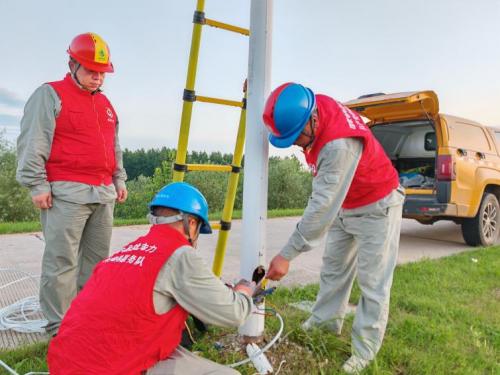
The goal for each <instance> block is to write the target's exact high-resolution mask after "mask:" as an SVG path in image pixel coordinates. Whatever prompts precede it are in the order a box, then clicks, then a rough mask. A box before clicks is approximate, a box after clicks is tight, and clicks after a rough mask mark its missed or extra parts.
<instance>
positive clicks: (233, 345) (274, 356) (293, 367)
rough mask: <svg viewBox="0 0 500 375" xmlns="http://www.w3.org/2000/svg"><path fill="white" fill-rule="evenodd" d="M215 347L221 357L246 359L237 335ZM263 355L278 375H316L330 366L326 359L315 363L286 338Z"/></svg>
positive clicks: (310, 352) (226, 336) (299, 347)
mask: <svg viewBox="0 0 500 375" xmlns="http://www.w3.org/2000/svg"><path fill="white" fill-rule="evenodd" d="M270 339H271V338H269V340H270ZM269 340H264V342H262V343H260V344H259V347H261V348H262V347H264V346H265V345H266V344H267V342H268V341H269ZM217 345H218V346H219V352H220V353H221V356H223V357H227V355H230V354H232V353H235V352H240V353H242V355H244V356H245V357H246V353H245V349H244V347H243V346H242V345H241V344H239V342H238V335H236V334H227V335H224V336H223V337H221V338H220V339H219V340H218V341H217ZM265 354H266V357H267V359H268V360H269V362H270V363H271V365H272V366H273V369H274V372H273V373H274V374H275V373H276V372H277V371H278V369H279V374H280V375H282V374H316V373H319V372H320V369H328V368H331V365H332V364H330V363H329V360H328V359H324V360H323V361H322V362H321V363H319V362H317V357H315V356H314V354H313V352H312V351H311V350H309V349H308V348H306V347H302V346H300V345H298V344H296V343H294V342H293V341H290V340H288V338H287V337H285V338H284V339H280V340H278V342H276V343H275V344H274V345H273V346H272V347H271V348H270V349H269V350H268V351H267V352H266V353H265ZM329 365H330V366H329ZM250 366H252V365H251V364H250ZM252 369H253V367H252ZM237 370H239V371H242V370H243V369H242V368H241V367H240V368H237ZM243 373H248V374H255V373H256V370H255V369H253V371H250V372H249V371H243Z"/></svg>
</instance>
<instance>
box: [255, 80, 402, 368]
mask: <svg viewBox="0 0 500 375" xmlns="http://www.w3.org/2000/svg"><path fill="white" fill-rule="evenodd" d="M263 118H264V123H265V125H266V127H267V128H268V130H269V131H270V133H271V134H270V135H269V141H270V142H271V144H273V145H274V146H276V147H279V148H285V147H290V146H292V145H297V146H299V147H301V148H302V149H303V152H304V155H305V157H306V161H307V163H308V165H309V166H310V168H311V169H312V171H313V175H314V179H313V186H312V194H311V197H310V199H309V202H308V204H307V207H306V209H305V211H304V215H303V217H302V219H301V220H300V222H299V223H298V224H297V227H296V229H295V231H294V232H293V234H292V236H291V237H290V238H289V240H288V242H287V244H286V245H285V246H284V247H283V249H282V250H281V252H280V253H279V254H278V255H277V256H275V257H274V258H273V260H272V261H271V264H270V266H269V270H268V274H267V277H268V278H269V279H271V280H279V279H281V278H282V277H283V276H285V275H286V274H287V273H288V268H289V264H290V261H291V260H292V259H294V258H295V257H297V256H298V255H300V254H301V253H303V252H306V251H309V250H311V248H313V247H315V246H317V245H318V244H319V241H320V240H321V239H322V237H323V235H324V234H325V233H326V234H327V240H326V248H325V252H324V255H323V266H322V269H321V274H320V290H319V293H318V295H317V297H316V303H315V305H314V307H313V310H312V315H311V317H310V318H309V319H308V320H307V321H306V322H305V323H304V324H303V328H304V329H306V330H307V329H311V328H312V327H315V326H321V327H323V328H326V329H330V330H331V331H333V332H334V333H336V334H340V333H341V330H342V324H343V321H344V317H345V314H346V310H347V305H348V301H349V295H350V292H351V288H352V285H353V281H354V278H355V276H356V275H357V279H358V284H359V287H360V289H361V298H360V300H359V303H358V306H357V309H356V316H355V319H354V323H353V327H352V355H351V357H350V358H349V359H348V360H347V361H346V363H345V364H344V365H343V370H344V371H345V372H347V373H357V372H359V371H361V370H362V369H363V368H365V367H367V366H368V364H369V363H370V361H371V360H372V359H373V358H374V357H375V355H376V354H377V352H378V351H379V349H380V346H381V344H382V340H383V337H384V333H385V328H386V325H387V319H388V314H389V297H390V289H391V285H392V277H393V272H394V268H395V266H396V260H397V253H398V248H399V234H400V227H401V214H402V204H403V201H404V190H403V189H402V188H401V187H400V186H399V181H398V174H397V172H396V170H395V169H394V168H393V166H392V164H391V161H390V160H389V158H388V157H387V156H386V154H385V152H384V150H383V148H382V146H381V145H380V144H379V142H378V141H377V140H376V139H375V137H374V136H373V134H372V132H371V131H370V130H369V128H368V127H367V126H365V124H364V122H363V120H362V119H361V117H360V116H359V115H358V114H357V113H355V112H353V111H351V110H350V109H349V108H347V107H345V106H344V105H342V104H341V103H339V102H337V101H336V100H334V99H333V98H331V97H328V96H326V95H315V94H314V93H313V92H312V91H311V90H310V89H309V88H307V87H304V86H302V85H300V84H296V83H285V84H283V85H281V86H279V87H278V88H276V89H275V90H274V91H273V92H272V93H271V95H270V97H269V98H268V100H267V102H266V105H265V109H264V114H263Z"/></svg>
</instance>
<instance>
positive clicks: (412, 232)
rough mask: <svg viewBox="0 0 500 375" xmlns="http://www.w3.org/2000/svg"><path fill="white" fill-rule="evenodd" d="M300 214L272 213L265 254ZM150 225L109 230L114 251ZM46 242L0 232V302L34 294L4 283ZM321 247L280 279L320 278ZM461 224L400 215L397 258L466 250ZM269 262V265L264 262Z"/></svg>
mask: <svg viewBox="0 0 500 375" xmlns="http://www.w3.org/2000/svg"><path fill="white" fill-rule="evenodd" d="M298 220H299V218H295V217H294V218H279V219H270V220H269V225H268V231H267V235H266V241H267V259H268V260H270V259H271V258H272V257H273V256H274V255H275V254H277V253H278V252H279V250H280V248H281V246H283V245H284V243H285V242H286V241H287V239H288V236H289V235H290V234H291V233H292V231H293V229H294V228H295V225H296V224H297V222H298ZM241 223H242V222H241V221H240V220H236V221H234V222H233V226H232V231H231V234H230V239H229V246H228V249H227V252H226V259H225V263H224V269H223V278H224V279H225V280H228V281H232V280H233V279H236V278H238V276H239V249H240V246H241ZM147 230H148V226H132V227H116V228H114V230H113V237H112V245H111V249H112V251H113V252H114V251H117V250H119V249H120V248H121V247H122V246H123V245H125V244H127V243H129V242H131V241H133V240H135V239H136V238H137V237H139V236H141V235H144V234H145V233H146V232H147ZM216 242H217V233H214V234H212V235H203V236H201V237H200V244H199V246H198V249H199V251H200V254H201V255H202V256H203V257H204V258H205V259H206V261H207V262H208V263H209V264H211V263H212V258H213V254H214V248H215V244H216ZM43 247H44V242H43V238H42V237H41V234H40V233H26V234H13V235H2V236H0V269H2V271H0V308H2V307H5V306H7V305H9V304H11V303H13V302H15V301H17V300H19V299H21V298H24V297H27V296H30V295H36V294H37V293H38V292H37V285H36V282H35V283H34V282H33V281H32V280H24V281H22V282H19V283H16V284H13V285H11V286H7V287H5V288H2V285H4V286H5V285H6V284H7V283H10V282H12V281H14V280H16V279H19V278H20V277H22V276H23V275H22V274H20V273H18V272H12V271H6V270H5V269H16V270H21V271H24V272H29V273H31V274H33V275H37V274H39V273H40V264H41V257H42V253H43ZM322 247H323V245H322V246H321V247H320V248H318V249H313V250H312V251H311V252H310V253H309V254H307V255H302V256H300V257H299V258H298V259H297V260H296V261H295V262H292V264H291V268H290V272H289V274H288V276H287V277H286V278H285V279H284V280H283V281H282V282H281V283H280V285H286V286H292V285H302V284H307V283H313V282H317V281H318V277H319V270H320V266H321V257H322V252H323V251H322ZM468 248H469V247H468V246H467V245H465V244H464V242H463V240H462V235H461V232H460V227H459V226H458V225H456V224H454V223H450V222H438V223H435V224H434V225H432V226H426V225H421V224H419V223H417V222H416V221H413V220H406V219H405V220H403V225H402V229H401V243H400V250H399V258H398V264H401V263H407V262H413V261H417V260H419V259H422V258H439V257H443V256H447V255H451V254H455V253H459V252H462V251H465V250H467V249H468ZM266 267H267V265H266ZM43 337H44V336H43V335H41V334H40V335H38V334H37V335H33V334H19V333H16V332H13V331H6V332H0V349H1V348H6V347H15V346H17V345H19V344H24V343H31V342H34V341H37V340H40V339H43Z"/></svg>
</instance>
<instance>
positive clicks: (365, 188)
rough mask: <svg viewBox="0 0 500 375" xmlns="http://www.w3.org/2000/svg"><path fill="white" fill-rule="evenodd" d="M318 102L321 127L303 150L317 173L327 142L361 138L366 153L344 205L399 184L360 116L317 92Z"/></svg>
mask: <svg viewBox="0 0 500 375" xmlns="http://www.w3.org/2000/svg"><path fill="white" fill-rule="evenodd" d="M316 102H317V106H318V112H319V128H318V129H317V131H316V139H315V140H314V143H313V144H312V147H311V148H310V149H309V150H305V151H304V154H305V156H306V161H307V164H309V166H310V167H311V169H312V171H313V174H314V175H316V172H317V165H316V163H317V160H318V155H319V153H320V151H321V149H322V148H323V146H324V145H325V144H327V143H328V142H331V141H333V140H334V139H338V138H359V139H361V140H362V141H363V154H362V155H361V159H360V160H359V164H358V167H357V168H356V172H355V174H354V177H353V180H352V182H351V186H350V187H349V191H348V192H347V196H346V197H345V200H344V203H343V204H342V207H343V208H348V209H349V208H356V207H361V206H366V205H368V204H371V203H374V202H376V201H378V200H379V199H382V198H383V197H385V196H386V195H388V194H389V193H390V192H391V191H392V190H394V189H395V188H397V187H398V185H399V179H398V173H397V171H396V170H395V169H394V167H393V166H392V163H391V161H390V160H389V158H388V157H387V155H386V153H385V151H384V149H383V148H382V146H381V145H380V143H379V142H378V141H377V140H376V139H375V137H374V136H373V133H372V132H371V131H370V129H369V128H368V127H367V126H366V125H365V124H364V122H363V120H362V119H361V117H360V116H359V115H358V114H357V113H355V112H353V111H351V110H350V109H349V108H347V107H345V106H344V105H342V104H340V103H338V102H336V101H335V100H334V99H332V98H330V97H328V96H325V95H316Z"/></svg>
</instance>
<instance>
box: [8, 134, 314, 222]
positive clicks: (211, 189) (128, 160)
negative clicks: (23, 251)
mask: <svg viewBox="0 0 500 375" xmlns="http://www.w3.org/2000/svg"><path fill="white" fill-rule="evenodd" d="M175 153H176V151H175V149H172V148H166V147H163V148H160V149H149V150H144V149H139V150H133V151H132V150H128V149H125V150H124V152H123V162H124V167H125V169H126V171H127V175H128V181H127V189H128V192H129V196H128V199H127V201H126V202H125V203H124V204H117V205H116V206H115V217H117V218H124V219H132V218H143V217H145V215H146V214H147V213H148V203H149V202H150V201H151V200H152V198H153V196H154V194H155V193H156V192H157V191H158V190H159V189H161V188H162V187H163V186H164V185H166V184H168V183H169V182H171V181H172V165H173V162H174V161H175ZM187 160H188V163H195V164H231V161H232V155H231V154H223V153H221V152H212V153H207V152H205V151H192V152H190V153H189V154H188V157H187ZM16 166H17V161H16V153H15V148H14V146H13V145H11V144H9V143H8V142H7V141H6V140H5V139H4V138H3V137H2V135H1V134H0V222H13V221H33V220H38V216H39V212H38V210H37V209H35V208H34V207H33V205H32V203H31V197H30V194H29V191H28V190H27V189H25V188H23V187H21V186H20V185H19V184H18V183H17V181H16V179H15V176H16ZM243 167H244V164H243ZM228 177H229V174H228V173H221V172H200V171H192V172H188V173H186V175H185V181H186V182H189V183H191V184H193V185H194V186H196V187H197V188H198V189H200V191H201V192H202V193H203V194H204V195H205V197H206V198H207V201H208V204H209V207H210V211H211V212H217V211H221V210H222V208H223V206H224V199H225V193H226V189H227V182H228ZM244 178H245V172H244V168H243V169H242V170H241V174H240V179H239V184H238V189H237V193H236V201H235V207H234V208H235V209H241V208H242V202H243V180H244ZM311 178H312V177H311V175H310V173H309V172H308V171H307V170H306V169H305V168H304V167H303V166H302V164H301V163H300V161H299V160H298V159H297V158H296V157H295V156H291V157H285V158H281V157H271V158H270V159H269V190H268V208H269V209H287V208H304V207H305V206H306V205H307V200H308V198H309V195H310V194H311Z"/></svg>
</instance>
